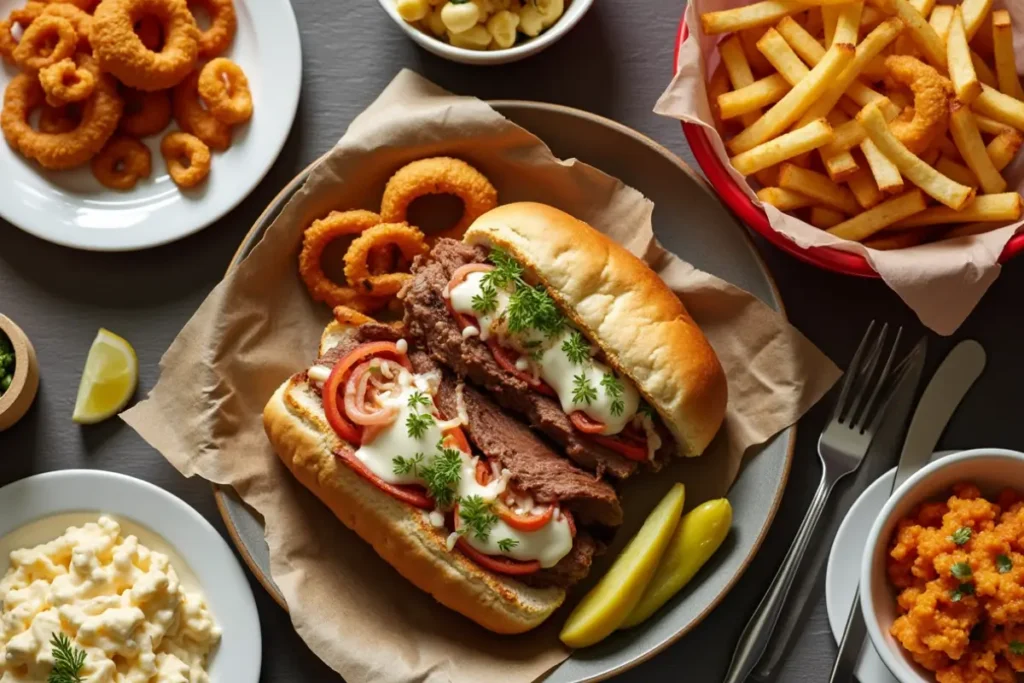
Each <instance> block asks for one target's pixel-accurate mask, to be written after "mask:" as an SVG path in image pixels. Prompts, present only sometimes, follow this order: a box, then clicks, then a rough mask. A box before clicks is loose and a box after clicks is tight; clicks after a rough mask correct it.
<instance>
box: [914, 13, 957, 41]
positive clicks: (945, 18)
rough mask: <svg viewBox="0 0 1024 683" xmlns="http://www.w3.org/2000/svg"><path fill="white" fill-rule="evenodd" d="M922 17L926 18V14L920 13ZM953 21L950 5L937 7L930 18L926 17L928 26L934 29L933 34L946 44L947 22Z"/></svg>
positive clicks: (947, 35)
mask: <svg viewBox="0 0 1024 683" xmlns="http://www.w3.org/2000/svg"><path fill="white" fill-rule="evenodd" d="M921 14H923V15H924V16H928V13H927V12H921ZM951 21H953V6H952V5H938V6H937V7H936V8H935V9H933V10H932V13H931V16H929V17H928V24H929V25H931V27H932V28H933V29H935V33H937V34H938V36H939V40H941V41H942V42H943V43H946V42H947V41H948V38H949V22H951Z"/></svg>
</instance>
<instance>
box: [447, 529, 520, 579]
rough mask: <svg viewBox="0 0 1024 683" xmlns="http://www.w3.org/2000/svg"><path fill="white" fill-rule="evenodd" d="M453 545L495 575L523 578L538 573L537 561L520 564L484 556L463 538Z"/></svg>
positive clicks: (499, 557) (496, 557) (498, 557)
mask: <svg viewBox="0 0 1024 683" xmlns="http://www.w3.org/2000/svg"><path fill="white" fill-rule="evenodd" d="M455 545H457V546H458V547H459V550H461V551H462V552H463V553H464V554H465V555H466V557H468V558H469V559H471V560H473V561H474V562H476V563H477V564H478V565H480V566H481V567H483V568H484V569H487V570H489V571H492V572H494V573H495V574H507V575H508V576H524V575H526V574H533V573H534V572H538V571H540V562H538V561H537V560H530V561H529V562H520V561H519V560H511V559H509V558H507V557H502V556H495V555H485V554H483V553H482V552H480V551H479V550H477V549H476V548H474V547H473V546H471V545H470V544H469V543H468V542H467V541H466V539H464V538H459V540H458V541H457V542H456V543H455Z"/></svg>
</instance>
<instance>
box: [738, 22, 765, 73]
mask: <svg viewBox="0 0 1024 683" xmlns="http://www.w3.org/2000/svg"><path fill="white" fill-rule="evenodd" d="M766 30H767V29H766V27H764V26H756V27H754V28H746V29H743V30H742V31H739V32H738V33H737V35H739V37H740V42H741V43H743V54H745V55H746V56H747V61H748V62H750V68H751V69H753V71H754V73H755V74H758V75H760V76H770V75H772V73H773V72H774V69H772V65H771V64H769V63H768V60H767V59H765V58H764V55H762V54H761V53H760V52H758V50H757V41H759V40H760V39H761V36H762V35H764V32H765V31H766Z"/></svg>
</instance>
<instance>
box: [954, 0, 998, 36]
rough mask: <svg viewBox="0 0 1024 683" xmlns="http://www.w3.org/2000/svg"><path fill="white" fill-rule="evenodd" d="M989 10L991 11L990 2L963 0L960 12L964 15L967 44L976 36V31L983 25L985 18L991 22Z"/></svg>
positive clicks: (988, 0)
mask: <svg viewBox="0 0 1024 683" xmlns="http://www.w3.org/2000/svg"><path fill="white" fill-rule="evenodd" d="M990 9H992V0H964V1H963V2H962V3H961V4H960V12H961V13H962V14H963V15H964V30H965V31H967V42H970V41H971V40H973V39H974V36H975V35H977V34H978V30H979V29H980V28H981V27H982V25H983V24H984V23H985V19H986V18H989V21H991V15H990V14H989V10H990ZM990 38H991V35H990Z"/></svg>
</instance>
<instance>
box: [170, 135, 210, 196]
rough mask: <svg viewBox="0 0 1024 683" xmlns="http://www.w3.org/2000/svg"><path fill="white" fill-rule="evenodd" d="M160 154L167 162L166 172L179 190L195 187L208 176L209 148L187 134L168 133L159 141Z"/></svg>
mask: <svg viewBox="0 0 1024 683" xmlns="http://www.w3.org/2000/svg"><path fill="white" fill-rule="evenodd" d="M160 153H161V154H163V155H164V160H165V161H166V162H167V172H168V173H169V174H170V175H171V180H173V181H174V184H175V185H177V186H178V187H181V188H185V189H187V188H190V187H195V186H196V185H198V184H199V183H201V182H202V181H203V180H205V179H206V176H208V175H210V148H209V147H207V146H206V143H205V142H203V141H202V140H200V139H199V138H197V137H196V136H194V135H189V134H188V133H181V132H174V133H168V134H167V135H165V136H164V139H163V140H161V141H160Z"/></svg>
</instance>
